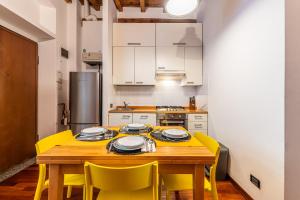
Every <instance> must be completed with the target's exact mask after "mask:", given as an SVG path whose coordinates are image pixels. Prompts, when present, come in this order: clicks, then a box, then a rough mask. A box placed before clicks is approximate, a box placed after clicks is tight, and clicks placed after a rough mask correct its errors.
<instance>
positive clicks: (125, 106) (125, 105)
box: [124, 101, 128, 109]
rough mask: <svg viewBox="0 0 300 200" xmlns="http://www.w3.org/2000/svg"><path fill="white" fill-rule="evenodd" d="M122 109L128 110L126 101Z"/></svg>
mask: <svg viewBox="0 0 300 200" xmlns="http://www.w3.org/2000/svg"><path fill="white" fill-rule="evenodd" d="M124 108H125V109H128V103H126V101H124Z"/></svg>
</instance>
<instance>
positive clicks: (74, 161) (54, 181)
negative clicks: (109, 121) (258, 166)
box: [37, 127, 215, 200]
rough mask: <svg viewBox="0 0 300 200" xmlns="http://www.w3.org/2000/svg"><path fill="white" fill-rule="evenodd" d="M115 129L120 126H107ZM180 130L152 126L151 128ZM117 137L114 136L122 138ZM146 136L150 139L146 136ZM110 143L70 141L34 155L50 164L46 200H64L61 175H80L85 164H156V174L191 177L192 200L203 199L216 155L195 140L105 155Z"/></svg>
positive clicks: (38, 159) (41, 161) (162, 143)
mask: <svg viewBox="0 0 300 200" xmlns="http://www.w3.org/2000/svg"><path fill="white" fill-rule="evenodd" d="M109 128H110V129H114V130H118V129H119V127H109ZM157 128H160V129H169V128H179V129H183V128H182V127H155V128H154V129H157ZM124 135H125V134H119V135H118V136H117V137H120V136H124ZM144 135H145V136H148V137H151V136H150V134H147V133H145V134H144ZM109 141H110V140H105V141H99V142H83V141H77V140H75V139H74V140H73V141H69V142H67V143H64V144H59V141H58V145H56V146H54V147H53V148H51V149H49V150H48V151H46V152H44V153H41V154H39V155H38V156H37V163H38V164H47V165H49V191H48V199H49V200H62V199H63V183H64V176H63V175H64V174H83V173H84V171H83V165H84V162H86V161H89V162H92V163H95V164H99V165H105V166H132V165H141V164H145V163H149V162H152V161H158V163H159V167H158V169H159V174H193V185H194V187H193V188H194V189H193V199H194V200H203V199H204V165H206V164H208V165H211V164H213V163H214V160H215V156H214V154H213V153H212V152H211V151H209V149H208V148H207V147H206V146H204V145H203V144H201V143H200V142H199V141H198V140H197V139H196V138H195V137H192V138H191V140H189V141H186V142H176V143H174V142H162V141H158V140H155V141H156V145H157V147H156V152H151V153H150V152H149V153H143V154H138V155H119V154H115V153H112V152H108V151H107V149H106V145H107V143H108V142H109Z"/></svg>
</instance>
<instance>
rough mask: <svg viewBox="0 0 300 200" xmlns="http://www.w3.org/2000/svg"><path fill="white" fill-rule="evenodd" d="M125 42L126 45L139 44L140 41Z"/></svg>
mask: <svg viewBox="0 0 300 200" xmlns="http://www.w3.org/2000/svg"><path fill="white" fill-rule="evenodd" d="M127 44H128V45H141V43H140V42H128V43H127Z"/></svg>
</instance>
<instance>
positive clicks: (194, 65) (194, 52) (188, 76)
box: [182, 47, 202, 86]
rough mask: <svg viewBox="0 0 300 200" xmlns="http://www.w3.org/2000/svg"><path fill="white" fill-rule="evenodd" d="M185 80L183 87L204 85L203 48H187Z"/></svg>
mask: <svg viewBox="0 0 300 200" xmlns="http://www.w3.org/2000/svg"><path fill="white" fill-rule="evenodd" d="M184 62H185V78H184V79H183V80H182V85H185V86H189V85H190V86H193V85H194V86H197V85H202V47H185V60H184Z"/></svg>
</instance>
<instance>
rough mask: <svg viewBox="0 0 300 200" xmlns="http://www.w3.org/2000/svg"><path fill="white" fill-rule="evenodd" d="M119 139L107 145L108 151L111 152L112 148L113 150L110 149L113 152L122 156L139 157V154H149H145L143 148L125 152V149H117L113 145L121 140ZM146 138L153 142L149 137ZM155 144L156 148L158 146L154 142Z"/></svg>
mask: <svg viewBox="0 0 300 200" xmlns="http://www.w3.org/2000/svg"><path fill="white" fill-rule="evenodd" d="M124 137H126V136H124ZM119 138H121V137H119ZM119 138H115V139H113V140H111V141H110V142H109V143H108V144H107V145H106V149H107V150H109V148H111V149H110V151H111V152H114V153H117V154H122V155H137V154H142V153H147V152H143V151H142V148H140V149H135V150H123V149H118V148H116V147H115V146H114V145H113V144H112V143H113V142H116V140H117V139H119ZM145 138H147V140H152V139H150V138H148V137H145ZM153 141H154V140H153ZM154 144H155V146H156V143H155V141H154Z"/></svg>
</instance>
